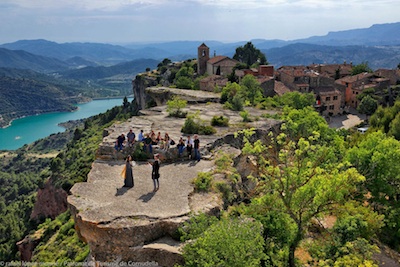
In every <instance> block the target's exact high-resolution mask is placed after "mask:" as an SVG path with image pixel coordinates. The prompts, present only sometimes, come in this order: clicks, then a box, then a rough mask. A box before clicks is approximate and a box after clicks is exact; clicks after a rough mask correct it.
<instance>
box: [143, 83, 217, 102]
mask: <svg viewBox="0 0 400 267" xmlns="http://www.w3.org/2000/svg"><path fill="white" fill-rule="evenodd" d="M145 94H146V95H147V96H149V97H151V99H153V100H154V102H155V103H156V105H157V106H163V105H165V104H166V103H167V101H168V100H170V99H171V98H172V97H174V96H178V97H179V98H180V99H183V100H186V101H187V102H188V103H189V104H198V103H208V102H214V103H218V102H219V100H220V95H219V94H216V93H213V92H205V91H199V90H184V89H175V88H169V87H149V88H146V89H145Z"/></svg>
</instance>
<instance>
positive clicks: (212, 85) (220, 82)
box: [200, 75, 228, 92]
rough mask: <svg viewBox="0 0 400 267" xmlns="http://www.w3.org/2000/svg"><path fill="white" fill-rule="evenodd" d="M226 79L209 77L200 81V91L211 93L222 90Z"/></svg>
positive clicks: (217, 76)
mask: <svg viewBox="0 0 400 267" xmlns="http://www.w3.org/2000/svg"><path fill="white" fill-rule="evenodd" d="M227 82H228V79H227V78H225V77H223V76H219V75H210V76H207V77H205V78H203V79H201V80H200V90H202V91H209V92H213V91H214V90H215V89H216V88H218V89H221V88H223V87H224V86H225V85H226V83H227Z"/></svg>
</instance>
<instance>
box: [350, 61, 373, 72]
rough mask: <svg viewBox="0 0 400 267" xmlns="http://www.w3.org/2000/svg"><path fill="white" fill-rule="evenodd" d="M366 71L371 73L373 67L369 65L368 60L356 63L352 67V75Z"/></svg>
mask: <svg viewBox="0 0 400 267" xmlns="http://www.w3.org/2000/svg"><path fill="white" fill-rule="evenodd" d="M364 72H369V73H371V72H372V69H371V68H370V67H369V66H368V62H362V63H360V64H358V65H355V66H354V67H353V68H352V69H351V75H357V74H360V73H364Z"/></svg>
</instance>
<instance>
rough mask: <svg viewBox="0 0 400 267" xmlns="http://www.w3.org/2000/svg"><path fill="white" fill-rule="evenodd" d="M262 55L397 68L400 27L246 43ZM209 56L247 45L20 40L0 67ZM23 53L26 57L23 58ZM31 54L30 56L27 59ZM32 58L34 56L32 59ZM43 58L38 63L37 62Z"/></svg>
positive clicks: (0, 53) (3, 54)
mask: <svg viewBox="0 0 400 267" xmlns="http://www.w3.org/2000/svg"><path fill="white" fill-rule="evenodd" d="M250 41H251V42H252V43H253V44H254V45H255V46H256V47H257V48H258V49H260V50H261V51H262V52H264V53H265V54H266V56H267V59H268V61H269V63H270V64H272V65H274V66H276V67H280V66H282V65H299V64H311V63H338V62H343V61H347V62H353V63H354V64H359V63H361V62H368V63H369V64H370V66H371V67H372V68H395V67H397V64H398V63H399V62H400V56H399V49H400V22H397V23H388V24H376V25H372V26H371V27H369V28H365V29H353V30H346V31H338V32H329V33H328V34H327V35H324V36H313V37H309V38H306V39H298V40H291V41H284V40H264V39H254V40H250ZM203 42H204V43H206V44H207V46H209V47H210V50H211V53H212V54H214V53H215V54H218V55H226V56H233V55H234V53H235V49H236V48H237V47H239V46H242V45H243V44H245V43H246V42H247V41H241V42H235V43H222V42H219V41H213V40H211V41H174V42H160V43H132V44H125V45H111V44H102V43H62V44H59V43H56V42H51V41H47V40H20V41H17V42H14V43H7V44H2V45H0V48H3V49H1V50H0V67H13V68H27V69H33V70H36V71H41V72H43V71H50V72H51V71H59V70H67V69H78V68H82V67H85V66H91V67H94V66H99V65H102V66H110V65H114V64H117V63H121V62H127V61H132V60H135V59H154V60H158V61H161V60H162V59H164V58H169V59H171V60H173V61H180V60H184V59H188V58H196V57H197V47H198V46H199V45H200V44H201V43H203ZM23 51H24V52H23ZM29 53H30V54H29ZM35 55H36V56H38V57H37V58H35ZM39 56H41V57H39Z"/></svg>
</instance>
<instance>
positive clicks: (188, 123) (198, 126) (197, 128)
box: [181, 112, 217, 135]
mask: <svg viewBox="0 0 400 267" xmlns="http://www.w3.org/2000/svg"><path fill="white" fill-rule="evenodd" d="M181 132H182V133H185V134H204V135H211V134H214V133H216V132H217V131H216V130H215V128H214V127H212V126H211V125H205V123H204V121H202V120H200V118H199V113H198V112H197V113H195V114H191V115H188V116H187V118H186V120H185V123H184V124H183V126H182V129H181Z"/></svg>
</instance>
